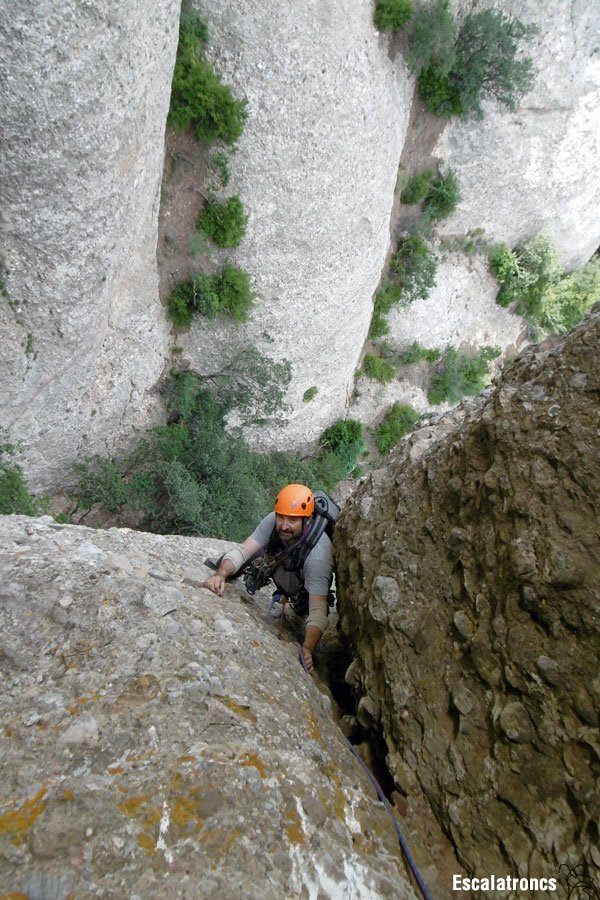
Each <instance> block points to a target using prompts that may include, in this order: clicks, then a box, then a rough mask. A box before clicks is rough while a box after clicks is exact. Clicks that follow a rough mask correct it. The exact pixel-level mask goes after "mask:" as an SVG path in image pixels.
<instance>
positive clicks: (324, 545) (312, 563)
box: [250, 512, 333, 597]
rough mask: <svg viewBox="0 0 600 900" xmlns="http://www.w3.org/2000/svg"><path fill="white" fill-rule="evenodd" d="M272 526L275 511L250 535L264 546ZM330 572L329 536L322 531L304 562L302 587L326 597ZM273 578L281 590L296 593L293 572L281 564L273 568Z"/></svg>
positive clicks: (331, 556) (331, 558) (330, 548)
mask: <svg viewBox="0 0 600 900" xmlns="http://www.w3.org/2000/svg"><path fill="white" fill-rule="evenodd" d="M274 528H275V513H274V512H272V513H269V515H268V516H265V518H264V519H263V520H262V522H260V523H259V525H258V526H257V528H256V529H255V530H254V531H253V532H252V534H251V535H250V537H251V538H252V540H253V541H256V542H257V543H258V544H260V545H261V546H262V547H266V546H267V544H268V543H269V538H270V537H271V533H272V531H273V529H274ZM332 574H333V550H332V547H331V541H330V540H329V536H328V535H327V534H325V532H323V534H322V535H321V537H320V538H319V540H318V541H317V543H316V545H315V546H314V547H313V549H312V550H311V551H310V553H309V554H308V556H307V557H306V560H305V562H304V568H303V570H302V581H303V583H304V587H305V588H306V590H307V591H308V593H309V594H312V595H316V596H323V597H326V596H327V594H328V593H329V585H330V583H331V576H332ZM273 580H274V581H275V583H276V584H277V585H278V586H279V587H280V588H282V590H289V591H290V594H294V593H296V590H297V588H296V590H294V588H293V583H294V581H293V580H294V573H293V572H288V571H287V570H286V569H285V567H284V566H283V565H281V566H278V567H277V569H275V572H274V573H273Z"/></svg>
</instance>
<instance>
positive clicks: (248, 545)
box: [204, 537, 261, 597]
mask: <svg viewBox="0 0 600 900" xmlns="http://www.w3.org/2000/svg"><path fill="white" fill-rule="evenodd" d="M260 549H261V545H260V544H259V543H258V541H255V540H254V539H253V538H251V537H249V538H246V540H245V541H244V543H243V544H239V545H238V546H237V547H234V548H233V549H232V550H229V551H228V552H227V553H226V554H225V555H224V556H223V559H222V560H221V563H220V565H219V568H218V569H217V571H216V572H215V574H214V575H212V576H211V577H210V578H209V579H207V580H206V581H205V582H204V587H207V588H208V589H209V591H212V592H213V594H217V595H218V596H219V597H222V596H223V594H224V592H225V584H226V582H227V579H228V578H230V577H231V576H232V575H233V574H234V573H235V572H237V571H238V569H240V568H241V566H243V565H244V563H245V562H246V561H247V560H249V559H250V557H252V556H254V554H255V553H258V551H259V550H260Z"/></svg>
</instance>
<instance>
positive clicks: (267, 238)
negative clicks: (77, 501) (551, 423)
mask: <svg viewBox="0 0 600 900" xmlns="http://www.w3.org/2000/svg"><path fill="white" fill-rule="evenodd" d="M193 5H194V6H195V7H196V8H197V9H198V10H200V11H201V12H202V13H203V15H204V16H205V17H206V19H207V22H208V25H209V30H210V33H211V43H210V46H209V52H210V54H211V55H212V60H213V61H214V64H215V66H216V68H217V70H218V71H219V73H220V74H221V75H222V77H223V78H224V80H225V81H226V82H227V83H228V84H230V85H231V86H232V88H233V90H234V92H235V93H236V95H237V96H239V97H243V98H245V99H246V100H247V101H248V112H249V117H248V123H247V126H246V129H245V131H244V133H243V135H242V138H241V139H240V141H239V146H238V149H237V153H236V154H235V156H234V157H233V159H232V160H231V165H230V168H231V173H232V181H231V185H230V187H229V189H228V191H231V192H239V194H240V195H241V197H242V199H243V201H244V204H245V207H246V209H247V211H248V213H249V216H250V219H249V226H248V232H247V236H246V238H245V240H244V242H243V243H242V245H241V246H240V248H239V249H238V250H237V251H236V252H235V253H234V254H232V255H233V257H234V259H235V261H236V262H237V263H239V264H240V265H242V266H243V267H244V268H245V269H246V270H247V271H248V272H249V274H250V276H251V277H252V280H253V283H254V285H255V287H256V290H257V295H258V297H257V304H256V308H255V310H254V312H253V315H252V318H251V321H250V322H249V323H247V324H246V325H244V326H243V328H241V329H239V330H236V329H235V328H233V327H231V328H229V327H225V326H223V325H222V324H220V323H219V324H218V325H216V326H215V325H212V324H211V325H210V326H207V325H206V323H205V322H204V321H203V322H202V323H198V324H197V325H196V326H195V327H194V329H193V330H192V332H191V334H190V335H189V338H183V339H182V340H181V341H180V340H179V338H178V339H177V343H178V344H179V343H182V344H185V347H184V349H185V355H186V357H187V358H188V360H189V362H190V364H191V365H192V366H193V367H194V368H196V369H198V370H200V371H204V372H206V371H213V370H214V366H215V363H220V362H222V361H223V360H224V359H227V358H229V357H230V356H232V355H233V354H234V353H235V351H236V348H238V347H239V345H240V344H248V343H251V344H254V345H256V346H257V347H258V348H259V350H260V351H261V352H264V353H266V354H267V355H268V356H271V357H273V358H275V359H278V360H282V359H285V360H287V361H289V362H290V363H291V366H292V381H291V384H290V388H289V392H288V397H287V400H288V405H289V410H288V413H287V415H288V419H289V422H288V425H287V427H286V428H285V429H282V428H280V427H277V428H275V427H273V428H271V429H269V428H268V427H265V426H260V427H258V426H257V427H256V428H255V429H254V430H253V431H252V432H251V435H250V436H251V438H252V440H253V442H254V443H255V444H256V445H260V446H271V447H272V446H273V445H276V446H277V448H278V449H282V448H285V447H286V446H287V447H291V446H293V447H298V446H299V445H302V444H306V443H307V442H309V441H311V440H313V439H314V438H316V437H317V436H318V434H319V433H320V431H321V430H322V428H323V427H324V426H325V425H327V424H329V423H330V422H331V421H332V420H333V419H335V418H337V417H339V416H341V415H342V414H344V412H345V411H346V410H347V408H348V403H349V399H350V396H351V394H352V390H353V378H354V371H355V368H356V365H357V363H358V361H359V359H360V355H361V352H362V349H363V345H364V340H365V337H366V335H367V331H368V326H369V320H370V316H371V312H372V297H373V292H374V289H375V288H376V286H377V283H378V280H379V277H380V274H381V269H382V265H383V263H384V260H385V257H386V251H387V249H388V242H389V226H390V213H391V210H392V208H393V201H394V188H395V184H396V177H397V173H398V164H399V162H400V160H401V159H403V151H404V150H405V149H406V148H407V147H408V146H409V145H410V146H412V141H413V138H414V134H411V133H410V128H411V127H412V126H414V125H415V124H416V123H415V122H414V121H413V120H412V119H411V117H410V110H411V97H413V96H414V79H412V78H409V76H408V74H407V72H406V69H405V66H404V62H403V59H402V54H401V53H400V52H399V51H398V46H397V44H398V42H397V41H396V42H395V43H394V41H390V39H389V38H388V37H387V36H385V35H382V34H380V33H378V32H377V31H376V29H375V28H374V25H373V21H372V12H373V6H372V2H371V0H360V2H350V0H328V2H327V3H324V2H320V0H319V2H317V0H310V2H306V3H303V4H301V5H300V6H298V5H297V4H296V5H295V6H290V5H289V4H288V5H286V4H281V3H279V2H273V0H269V2H267V0H260V2H259V0H252V2H249V3H246V4H244V5H243V9H242V6H241V5H240V4H239V3H237V2H236V3H233V2H222V3H212V2H209V0H195V2H194V4H193ZM179 6H180V4H179V2H178V0H161V2H160V3H158V4H155V5H154V6H153V12H152V15H149V14H147V12H146V11H145V10H144V9H143V8H142V7H140V5H139V4H135V3H133V2H132V0H126V2H117V0H93V2H90V3H86V4H84V5H83V7H82V6H81V4H79V3H76V2H75V0H66V2H64V3H62V4H61V5H60V9H58V8H57V7H56V4H54V3H52V2H51V0H44V2H43V3H41V4H40V3H33V2H31V0H24V2H21V3H19V4H18V5H17V6H16V7H15V5H14V4H9V3H8V2H7V0H3V2H2V5H1V6H0V9H1V10H2V18H1V20H0V28H1V29H2V35H1V36H2V39H3V46H4V48H5V54H4V59H3V61H2V75H3V78H2V82H1V88H0V90H1V91H2V101H3V110H4V136H3V141H4V144H3V157H2V170H1V172H0V175H1V180H2V190H3V194H2V203H1V204H0V209H1V215H2V226H1V230H0V258H1V262H2V272H1V273H0V275H1V278H0V285H1V294H2V296H1V303H0V319H1V325H2V331H3V339H2V342H1V344H0V358H1V360H2V366H3V378H2V384H1V386H0V411H1V414H0V420H1V423H2V425H4V426H5V427H9V428H11V432H12V436H13V438H14V439H18V440H20V441H21V442H22V443H23V445H24V448H25V458H24V468H25V470H26V473H27V475H28V476H29V478H30V483H31V486H32V487H33V488H35V489H39V488H42V489H49V488H54V487H56V486H58V485H59V484H60V483H61V481H64V480H65V478H66V477H67V476H68V475H69V474H70V471H71V464H72V462H73V461H74V460H76V459H77V458H81V456H82V455H84V454H86V453H93V452H106V451H108V452H118V451H119V450H121V449H125V448H128V447H130V446H131V445H132V443H134V442H135V440H136V435H137V433H138V432H139V431H140V430H141V429H143V428H144V427H145V426H146V425H149V424H152V423H153V422H154V421H156V419H157V418H158V417H159V415H160V409H159V404H158V401H157V396H156V394H155V393H153V389H154V388H155V387H156V384H157V382H158V381H159V379H160V376H161V375H162V373H163V371H164V369H165V364H166V362H167V359H168V352H167V351H168V350H169V342H170V329H169V323H168V321H167V318H166V316H165V312H164V310H163V308H162V307H161V305H160V303H159V300H158V294H157V276H156V262H155V249H156V225H157V211H158V210H157V207H158V203H159V196H158V195H159V183H160V176H161V171H162V162H163V159H162V157H163V145H164V127H165V119H166V111H167V107H168V100H169V88H170V81H171V75H172V68H173V62H174V57H175V44H176V40H177V25H178V20H179ZM455 6H456V7H457V8H458V7H459V6H464V4H462V3H458V2H457V3H456V4H455ZM502 8H503V9H504V10H505V11H507V12H513V13H515V14H516V15H518V16H520V17H521V18H523V19H524V20H526V21H536V22H537V24H538V25H539V26H540V32H539V35H538V37H537V38H536V43H535V45H534V46H533V47H532V48H531V50H530V52H531V54H532V56H533V57H534V59H535V61H536V64H537V67H538V81H537V84H536V87H535V90H534V91H533V93H532V94H531V95H530V96H529V97H527V98H526V99H525V102H524V105H523V108H522V109H521V110H519V111H518V112H517V113H514V114H513V113H510V114H509V113H507V112H506V111H502V110H501V109H499V108H498V107H497V106H496V105H495V104H494V103H488V104H487V105H486V117H485V119H484V120H483V122H481V123H474V122H471V121H469V122H457V121H452V122H449V123H445V122H442V123H441V125H440V123H438V126H439V128H440V129H441V130H442V133H441V135H440V136H439V139H438V140H437V142H436V143H435V146H431V147H427V148H426V150H424V148H423V147H420V150H419V152H418V153H417V157H416V158H413V159H411V163H410V168H411V171H412V170H414V169H416V168H418V167H419V166H420V165H421V163H422V165H423V166H425V165H427V164H428V163H429V162H430V161H431V157H432V158H433V159H434V160H435V161H436V162H440V163H441V164H442V165H443V166H451V167H452V168H454V169H455V170H456V172H457V175H458V179H459V182H460V186H461V192H462V195H463V201H462V203H461V204H460V206H459V208H458V209H457V211H456V213H455V214H454V215H453V216H452V217H451V218H450V219H449V220H448V221H447V222H446V223H445V224H444V229H443V234H445V235H451V234H452V235H456V234H457V233H458V234H462V233H464V232H465V231H468V230H469V229H472V228H484V229H485V233H486V237H487V239H489V240H491V241H494V240H499V239H503V240H506V241H507V242H509V243H515V242H516V241H518V240H520V239H523V238H524V237H528V236H530V235H532V234H534V233H536V232H537V231H539V230H540V229H542V228H544V229H545V230H546V231H547V232H548V235H549V237H550V238H551V239H552V240H553V241H554V242H555V243H556V245H557V247H558V249H559V251H560V253H561V256H562V259H563V262H564V263H565V264H567V265H571V264H575V263H577V262H581V261H583V260H585V259H587V258H588V257H589V255H590V254H591V252H592V250H593V249H594V248H595V247H596V246H597V244H598V242H599V238H600V234H599V228H600V223H599V220H598V209H599V208H600V205H599V203H598V199H599V197H598V191H599V188H598V182H597V178H596V177H595V165H596V159H597V157H598V134H599V133H600V131H599V129H598V115H599V109H600V101H599V97H600V86H599V85H600V75H599V70H598V56H597V46H598V16H597V15H595V10H594V9H593V7H592V6H590V5H589V4H586V3H584V2H582V0H571V2H570V3H568V4H565V3H562V2H559V0H552V2H551V3H546V4H544V6H543V10H542V11H541V12H540V9H541V8H540V6H539V4H538V3H536V2H534V0H513V2H512V3H509V4H502ZM542 17H543V18H542ZM413 109H414V106H413ZM438 126H436V128H437V127H438ZM407 132H408V133H407ZM436 134H437V131H436ZM417 144H418V141H417ZM201 187H202V186H200V187H199V188H197V189H201ZM215 260H216V261H220V256H219V254H218V253H217V254H216V255H215ZM494 290H495V285H494V282H493V280H492V279H491V278H490V276H489V273H488V272H487V271H486V265H485V260H481V259H478V260H476V262H473V261H472V260H464V259H462V257H461V256H460V255H459V256H457V257H456V258H454V259H453V260H451V261H450V263H443V264H442V266H441V267H440V270H439V276H438V284H437V286H436V288H435V290H434V293H433V294H432V298H431V301H430V305H429V306H427V307H424V308H423V307H421V308H420V309H417V307H415V309H414V317H413V318H412V319H410V317H407V316H405V315H404V314H403V313H401V314H399V315H398V316H397V318H396V320H395V321H393V322H392V326H393V328H392V330H393V335H392V336H393V338H394V340H396V342H398V343H408V342H410V341H411V340H414V339H416V338H421V339H422V335H423V333H425V335H427V333H428V329H429V328H430V326H431V323H432V321H434V322H435V323H436V328H435V329H434V332H435V334H434V337H435V343H436V345H444V344H445V343H447V342H448V341H450V340H454V338H455V335H458V336H462V338H463V339H464V340H465V341H470V342H471V343H476V342H479V341H480V340H481V341H486V342H489V343H498V344H499V345H501V346H502V347H505V348H506V347H508V346H511V345H513V344H515V343H518V338H519V323H518V322H517V323H515V321H514V317H511V316H510V314H509V313H508V312H507V311H505V310H502V311H499V310H498V309H497V308H496V307H495V306H494ZM479 298H483V301H482V302H481V303H480V302H479ZM473 310H475V313H476V314H475V315H471V313H472V312H473ZM411 312H412V311H411ZM313 386H316V387H318V394H317V395H316V397H315V399H314V400H313V401H312V402H311V403H304V402H303V399H302V398H303V396H304V393H305V392H306V390H307V389H308V388H311V387H313ZM392 394H393V392H392ZM384 399H385V402H388V401H390V400H392V399H400V398H399V397H398V396H397V395H393V396H392V395H390V396H387V395H386V397H385V398H384ZM408 399H410V400H411V401H412V400H413V398H412V397H410V398H408ZM378 402H382V401H381V398H379V400H378V399H377V397H375V398H374V400H373V404H372V405H376V403H378ZM415 404H416V405H417V406H418V407H419V408H423V406H424V405H425V401H424V398H423V396H420V397H418V398H417V400H416V401H415ZM372 405H371V406H370V408H369V409H370V413H374V412H375V413H376V410H375V411H374V410H373V408H372ZM363 418H364V416H363Z"/></svg>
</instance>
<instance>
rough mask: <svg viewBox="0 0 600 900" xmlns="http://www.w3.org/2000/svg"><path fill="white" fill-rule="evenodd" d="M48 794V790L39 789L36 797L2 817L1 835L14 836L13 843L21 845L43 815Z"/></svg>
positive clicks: (0, 820) (0, 822) (0, 816)
mask: <svg viewBox="0 0 600 900" xmlns="http://www.w3.org/2000/svg"><path fill="white" fill-rule="evenodd" d="M47 793H48V788H46V787H42V788H40V789H39V791H38V792H37V794H36V795H35V797H32V798H31V799H30V800H25V802H24V803H23V805H22V806H20V807H19V808H18V809H14V806H13V808H12V809H9V810H8V811H7V812H5V813H2V814H1V815H0V834H10V835H13V843H15V844H20V843H21V842H22V841H23V839H24V837H25V832H27V831H28V830H29V829H30V828H31V826H32V825H33V823H34V822H35V820H36V819H37V817H38V816H39V815H41V813H43V812H44V810H45V809H46V806H47V805H48V801H47V800H44V797H45V796H46V794H47Z"/></svg>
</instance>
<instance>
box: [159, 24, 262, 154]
mask: <svg viewBox="0 0 600 900" xmlns="http://www.w3.org/2000/svg"><path fill="white" fill-rule="evenodd" d="M207 42H208V30H207V28H206V25H205V24H204V22H203V21H202V20H201V19H200V18H199V17H198V16H197V15H196V14H191V13H184V14H183V15H182V21H181V26H180V29H179V46H178V48H177V59H176V61H175V69H174V72H173V83H172V87H171V105H170V109H169V116H168V119H167V122H168V124H169V126H170V127H171V128H172V129H173V130H174V131H184V130H185V129H186V128H188V127H189V126H192V127H193V128H194V130H195V132H196V135H197V136H198V138H200V139H201V140H205V141H213V140H217V139H219V140H221V141H223V143H225V144H235V142H236V141H237V139H238V138H239V136H240V134H241V133H242V130H243V128H244V123H245V121H246V118H247V110H246V101H245V100H236V99H235V97H234V96H233V94H232V93H231V90H230V89H229V88H228V87H227V85H225V84H223V83H222V81H221V80H220V78H219V76H218V75H217V74H216V72H215V71H214V69H213V67H212V66H211V65H210V63H208V62H207V60H206V59H205V57H204V47H205V45H206V43H207Z"/></svg>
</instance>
